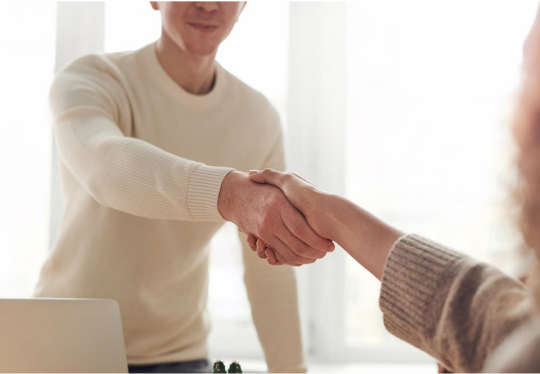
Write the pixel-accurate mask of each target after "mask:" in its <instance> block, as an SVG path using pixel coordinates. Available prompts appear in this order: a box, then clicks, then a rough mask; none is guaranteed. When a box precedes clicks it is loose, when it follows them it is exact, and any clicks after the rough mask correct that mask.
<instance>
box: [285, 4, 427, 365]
mask: <svg viewBox="0 0 540 374" xmlns="http://www.w3.org/2000/svg"><path fill="white" fill-rule="evenodd" d="M346 11H347V3H346V2H344V1H336V2H291V3H290V10H289V14H290V24H289V30H290V31H289V32H290V36H289V91H288V94H289V98H288V105H287V107H288V113H287V122H288V124H289V125H288V130H289V131H288V142H287V156H288V162H289V169H290V170H292V171H296V172H298V173H300V174H301V175H304V176H305V177H306V178H308V179H309V180H311V181H313V182H314V183H315V184H316V185H318V186H320V187H321V188H323V189H325V190H327V191H332V192H334V193H338V194H341V195H345V192H346V191H345V185H346V179H345V169H346V162H347V161H346V153H345V144H346V142H345V136H346V125H347V116H346V113H347V112H346V109H347V108H346V102H347V97H346V95H347V89H346V88H347V82H346V71H347V64H346V62H347V61H346V52H347V51H346V35H347V25H346V19H347V18H346ZM321 150H324V152H322V151H321ZM327 155H331V158H328V157H326V156H327ZM346 260H347V254H346V253H345V251H343V250H342V249H341V248H339V249H337V250H336V251H335V252H334V253H332V254H331V255H328V256H327V257H326V258H325V259H324V261H318V262H317V263H315V264H314V265H310V266H305V267H302V268H300V269H299V270H298V275H299V281H300V296H301V298H300V303H301V314H302V324H303V333H304V342H305V344H306V348H307V350H308V354H309V357H310V359H312V360H314V361H325V362H386V363H388V362H396V363H397V362H400V363H403V362H411V363H412V362H433V358H431V357H429V356H428V355H426V354H424V353H422V352H420V351H418V350H417V349H414V348H412V347H404V348H401V347H387V348H369V347H365V348H351V347H347V345H346V342H345V335H346V334H345V330H346V325H345V308H346V303H345V282H346V279H345V274H346V271H345V264H346V262H345V261H346ZM359 266H360V265H359ZM359 318H361V316H359ZM382 323H383V321H382V319H381V324H382Z"/></svg>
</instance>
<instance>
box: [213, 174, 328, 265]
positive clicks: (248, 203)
mask: <svg viewBox="0 0 540 374" xmlns="http://www.w3.org/2000/svg"><path fill="white" fill-rule="evenodd" d="M218 210H219V212H220V214H221V215H222V216H223V218H225V219H226V220H227V221H231V222H233V223H235V224H236V225H237V226H238V228H239V229H240V231H242V232H244V233H246V234H251V235H254V236H255V237H257V238H260V239H261V240H262V241H264V243H265V247H268V248H270V249H272V250H273V254H275V258H276V262H277V261H279V262H280V264H289V265H303V264H311V263H313V262H315V261H316V260H317V259H320V258H323V257H324V256H325V255H326V253H327V252H331V251H333V250H334V243H332V241H330V240H328V239H324V238H322V237H321V236H319V235H318V234H317V233H315V231H313V229H312V228H311V227H310V226H309V225H308V223H307V222H306V220H305V218H304V216H303V215H302V214H301V213H300V212H299V211H298V210H297V209H296V208H295V207H294V206H293V205H291V203H290V202H289V201H288V200H287V198H286V197H285V195H284V194H283V192H282V191H281V190H280V189H278V188H276V187H274V186H271V185H268V184H257V183H254V182H252V181H250V180H249V177H248V176H247V175H246V174H244V173H240V172H237V171H232V172H230V173H229V174H228V175H227V176H226V177H225V179H224V180H223V183H222V184H221V191H220V193H219V198H218ZM252 248H253V247H252Z"/></svg>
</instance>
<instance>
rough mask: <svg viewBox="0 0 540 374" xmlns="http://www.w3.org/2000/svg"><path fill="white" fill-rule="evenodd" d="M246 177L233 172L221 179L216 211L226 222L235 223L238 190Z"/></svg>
mask: <svg viewBox="0 0 540 374" xmlns="http://www.w3.org/2000/svg"><path fill="white" fill-rule="evenodd" d="M246 178H248V177H246V176H245V175H244V173H241V172H239V171H236V170H233V171H231V172H230V173H229V174H227V175H226V176H225V178H223V182H221V189H220V190H219V196H218V206H217V207H218V211H219V214H221V216H222V217H223V218H224V219H225V220H226V221H231V222H235V221H236V209H235V207H236V206H237V203H238V196H239V194H238V190H239V188H240V186H241V185H242V184H243V183H245V181H246ZM248 180H249V179H248Z"/></svg>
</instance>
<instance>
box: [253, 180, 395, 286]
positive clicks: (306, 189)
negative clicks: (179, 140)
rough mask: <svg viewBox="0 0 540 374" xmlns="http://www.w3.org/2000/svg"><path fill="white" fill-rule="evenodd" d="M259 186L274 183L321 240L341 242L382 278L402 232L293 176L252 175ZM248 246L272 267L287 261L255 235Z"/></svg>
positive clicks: (375, 274) (373, 272) (349, 251)
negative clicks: (394, 245) (392, 250)
mask: <svg viewBox="0 0 540 374" xmlns="http://www.w3.org/2000/svg"><path fill="white" fill-rule="evenodd" d="M249 178H250V179H251V180H252V181H254V182H257V183H268V184H272V185H274V186H276V187H278V188H279V189H281V190H282V191H283V193H284V194H285V197H286V198H287V199H288V200H289V202H290V203H291V204H292V205H293V206H294V207H295V208H296V209H298V210H299V211H300V213H302V214H303V215H304V217H305V219H306V222H307V223H308V224H309V226H310V227H311V228H312V229H313V230H314V231H315V232H316V233H317V234H318V235H319V236H320V237H322V238H327V239H330V240H332V241H334V242H336V243H338V244H339V245H340V246H341V247H342V248H343V249H344V250H345V251H347V253H349V255H351V256H352V257H353V258H354V259H355V260H356V261H357V262H358V263H359V264H360V265H362V266H363V267H365V268H366V269H367V270H368V271H369V272H370V273H371V274H373V275H374V276H375V277H377V278H378V279H381V277H382V274H383V270H384V267H385V265H386V260H387V258H388V254H389V253H390V250H391V249H392V246H393V244H394V243H395V242H396V240H398V239H399V238H400V237H401V236H402V235H403V233H402V232H401V231H399V230H397V229H395V228H393V227H392V226H390V225H388V224H386V223H385V222H383V221H381V220H380V219H378V218H377V217H375V216H374V215H373V214H371V213H369V212H368V211H366V210H364V209H362V208H361V207H360V206H358V205H356V204H355V203H353V202H352V201H350V200H347V199H346V198H344V197H342V196H339V195H334V194H329V193H326V192H323V191H321V190H319V189H318V188H317V187H315V186H314V185H313V184H311V183H309V182H307V181H306V180H305V179H303V178H302V177H300V176H298V175H296V174H293V173H281V172H277V171H274V170H271V169H266V170H263V171H260V172H257V171H254V172H250V174H249ZM248 243H249V245H250V247H251V249H253V250H254V251H257V254H258V255H259V257H261V258H266V259H268V262H269V263H270V264H272V265H280V264H284V263H287V262H284V261H282V260H284V259H282V258H281V257H280V255H279V253H275V251H273V250H272V249H271V248H267V246H266V245H265V243H264V241H261V240H260V238H256V237H254V236H252V235H250V236H249V237H248Z"/></svg>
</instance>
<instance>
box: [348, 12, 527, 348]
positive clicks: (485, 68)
mask: <svg viewBox="0 0 540 374" xmlns="http://www.w3.org/2000/svg"><path fill="white" fill-rule="evenodd" d="M536 7H537V4H536V3H535V2H449V1H448V2H445V1H436V2H350V3H348V4H347V16H348V18H347V25H348V31H347V64H348V70H347V77H348V82H350V83H351V84H349V86H348V91H347V95H348V97H347V100H348V101H347V103H348V106H347V109H348V118H347V128H346V131H347V137H346V138H347V144H346V147H347V156H346V160H347V166H346V176H347V179H346V191H347V192H346V193H347V196H348V197H349V198H351V199H352V200H354V201H355V202H356V203H358V204H359V205H361V206H363V207H365V208H366V209H368V210H370V211H371V212H373V213H375V214H376V215H378V216H379V217H381V218H382V219H384V220H386V221H387V222H390V223H392V224H393V225H395V226H396V227H398V228H400V229H402V230H404V231H405V232H415V233H418V234H422V235H424V236H426V237H428V238H431V239H433V240H436V241H439V242H440V243H444V244H446V245H448V246H451V247H453V248H455V249H458V250H460V251H463V252H465V253H470V254H471V255H472V256H474V257H476V258H480V259H482V260H485V261H488V262H491V263H494V264H496V265H497V266H499V267H500V268H503V269H505V270H506V271H508V272H512V271H515V270H516V268H515V266H516V259H517V258H516V253H515V252H514V251H513V249H515V246H516V243H517V233H516V231H515V229H514V228H513V226H512V224H511V222H510V220H511V218H509V217H510V214H509V210H508V204H507V203H508V199H509V198H508V196H507V195H508V193H507V192H508V188H509V180H508V177H509V175H511V169H510V167H511V166H512V165H511V157H512V151H513V150H512V146H511V138H510V134H509V131H508V130H509V129H508V118H509V114H510V110H511V105H512V101H513V95H514V93H515V90H516V88H517V87H518V84H519V79H520V63H521V51H522V43H523V40H524V37H525V35H526V34H527V32H528V31H529V28H530V25H531V24H532V21H533V19H534V15H535V13H536ZM503 24H504V27H501V25H503ZM346 273H347V275H346V326H345V331H346V332H347V333H346V335H345V339H346V345H347V346H348V347H352V348H354V349H361V348H362V347H383V346H384V347H387V346H388V345H389V344H391V345H392V346H400V345H403V344H402V343H401V344H400V342H399V341H398V340H397V339H396V338H394V337H392V336H391V335H390V334H388V333H387V332H386V331H385V330H384V327H383V325H382V322H381V321H382V314H381V312H380V311H379V308H378V305H377V299H378V293H379V289H380V285H379V282H377V281H376V280H375V279H374V278H373V277H372V276H371V275H370V274H367V272H366V271H364V270H363V269H361V268H360V267H359V266H357V264H356V263H355V262H354V261H353V260H352V259H347V263H346ZM359 316H362V318H359Z"/></svg>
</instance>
